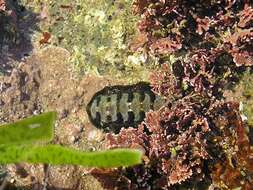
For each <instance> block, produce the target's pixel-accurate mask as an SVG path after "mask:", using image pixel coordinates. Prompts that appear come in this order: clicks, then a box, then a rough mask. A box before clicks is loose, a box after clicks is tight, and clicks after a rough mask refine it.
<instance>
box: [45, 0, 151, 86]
mask: <svg viewBox="0 0 253 190" xmlns="http://www.w3.org/2000/svg"><path fill="white" fill-rule="evenodd" d="M45 6H47V9H46V8H43V9H45V10H47V11H46V12H47V13H48V15H47V16H48V19H47V21H45V22H44V24H43V26H42V30H43V31H48V32H50V33H51V35H52V37H51V39H50V43H51V44H55V45H57V46H62V47H64V48H66V49H67V50H69V51H70V52H71V57H70V59H69V61H70V62H71V63H72V65H74V66H75V68H76V70H77V71H79V72H80V73H93V74H94V73H95V74H96V75H107V76H110V77H112V78H122V77H123V78H125V79H127V80H128V81H135V82H136V81H138V80H147V76H148V70H149V69H148V68H147V67H146V64H145V63H146V62H147V58H146V57H145V56H144V55H143V54H142V53H133V52H131V51H129V48H128V44H129V43H130V41H131V39H132V38H133V36H134V35H135V33H136V27H135V25H136V23H137V18H136V16H134V15H133V14H132V10H131V1H130V0H117V1H112V0H100V1H94V0H84V1H83V0H75V1H70V0H64V1H50V2H49V3H48V4H47V5H46V4H45ZM144 64H145V65H144ZM143 65H144V66H143Z"/></svg>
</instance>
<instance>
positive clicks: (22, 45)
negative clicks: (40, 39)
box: [0, 0, 39, 74]
mask: <svg viewBox="0 0 253 190" xmlns="http://www.w3.org/2000/svg"><path fill="white" fill-rule="evenodd" d="M38 21H39V15H38V14H35V13H33V12H32V11H31V10H29V9H27V8H26V7H25V6H24V5H21V4H20V3H18V1H14V0H13V1H10V0H1V1H0V74H10V73H11V70H12V69H13V68H14V67H15V65H16V64H17V62H18V61H21V60H22V59H24V58H25V57H26V56H28V55H29V54H30V52H31V51H32V49H33V45H32V39H31V38H32V34H33V33H34V32H35V31H38V30H39V27H38V25H37V23H38Z"/></svg>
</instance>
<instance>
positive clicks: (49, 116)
mask: <svg viewBox="0 0 253 190" xmlns="http://www.w3.org/2000/svg"><path fill="white" fill-rule="evenodd" d="M55 118H56V113H55V112H47V113H44V114H41V115H38V116H34V117H31V118H27V119H23V120H21V121H17V122H15V123H11V124H6V125H2V126H0V145H6V144H8V145H11V144H27V143H34V142H35V141H36V142H38V141H39V142H48V141H51V140H52V139H53V127H54V123H55Z"/></svg>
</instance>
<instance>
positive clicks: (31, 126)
mask: <svg viewBox="0 0 253 190" xmlns="http://www.w3.org/2000/svg"><path fill="white" fill-rule="evenodd" d="M28 127H29V128H30V129H35V128H38V127H41V124H39V123H35V124H31V125H28Z"/></svg>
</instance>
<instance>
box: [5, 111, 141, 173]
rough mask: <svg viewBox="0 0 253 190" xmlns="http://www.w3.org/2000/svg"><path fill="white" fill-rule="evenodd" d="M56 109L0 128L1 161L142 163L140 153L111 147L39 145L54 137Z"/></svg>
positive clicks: (100, 164)
mask: <svg viewBox="0 0 253 190" xmlns="http://www.w3.org/2000/svg"><path fill="white" fill-rule="evenodd" d="M55 119H56V113H55V112H47V113H43V114H41V115H38V116H33V117H31V118H27V119H23V120H21V121H18V122H15V123H12V124H6V125H3V126H1V127H0V155H1V156H0V164H9V163H20V162H28V163H34V164H37V163H44V164H53V165H81V166H85V167H102V168H108V167H121V166H132V165H136V164H140V163H141V157H142V152H141V151H140V150H135V149H113V150H105V151H97V152H83V151H79V150H76V149H72V148H67V147H63V146H60V145H53V144H47V145H41V144H38V143H37V142H44V143H45V142H48V141H51V140H52V139H53V129H54V123H55Z"/></svg>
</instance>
